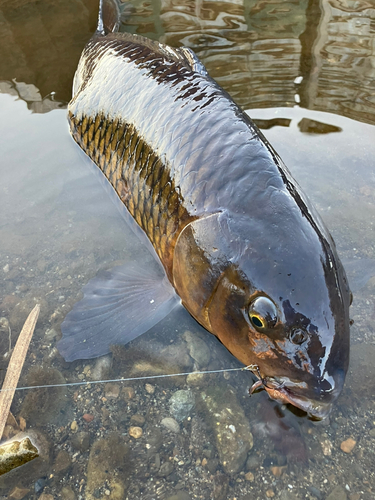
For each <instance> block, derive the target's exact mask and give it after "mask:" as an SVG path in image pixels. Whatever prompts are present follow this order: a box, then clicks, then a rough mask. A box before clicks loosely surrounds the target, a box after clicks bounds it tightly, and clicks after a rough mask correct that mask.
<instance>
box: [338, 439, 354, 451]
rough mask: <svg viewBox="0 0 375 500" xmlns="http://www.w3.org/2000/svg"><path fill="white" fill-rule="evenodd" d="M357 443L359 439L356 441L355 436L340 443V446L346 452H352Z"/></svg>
mask: <svg viewBox="0 0 375 500" xmlns="http://www.w3.org/2000/svg"><path fill="white" fill-rule="evenodd" d="M356 444H357V441H354V439H353V438H348V439H346V440H345V441H343V442H342V443H341V444H340V448H341V450H342V451H343V452H344V453H351V452H352V451H353V448H354V446H355V445H356Z"/></svg>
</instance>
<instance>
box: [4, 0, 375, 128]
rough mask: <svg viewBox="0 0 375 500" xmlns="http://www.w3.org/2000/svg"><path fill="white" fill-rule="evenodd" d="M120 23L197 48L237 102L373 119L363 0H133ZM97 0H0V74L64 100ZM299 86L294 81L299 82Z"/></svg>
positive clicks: (373, 76) (370, 41) (371, 32)
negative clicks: (47, 0)
mask: <svg viewBox="0 0 375 500" xmlns="http://www.w3.org/2000/svg"><path fill="white" fill-rule="evenodd" d="M132 5H133V9H127V12H130V15H128V16H127V17H125V19H124V26H123V29H126V30H128V31H132V32H136V33H139V34H142V35H145V36H148V37H151V38H154V39H157V40H160V41H162V42H165V43H168V44H170V45H172V46H181V45H186V46H188V47H191V48H192V49H194V50H195V51H196V53H197V54H198V55H199V57H200V58H201V59H202V61H203V63H204V64H205V65H206V67H207V69H208V71H209V73H210V75H211V76H213V77H214V78H215V79H216V80H217V81H218V82H219V83H220V85H222V86H223V87H224V88H225V89H226V90H228V91H229V93H230V94H231V96H232V97H233V98H234V99H235V100H236V101H237V102H238V104H239V105H241V106H242V107H243V108H245V109H248V108H255V107H261V108H266V107H282V106H293V105H294V104H295V103H296V102H297V103H301V106H303V107H306V108H309V109H317V110H322V111H328V112H334V113H338V114H342V115H344V116H349V117H351V118H355V119H357V120H361V121H365V122H368V123H374V116H375V97H374V96H375V83H374V82H375V52H374V50H375V49H374V37H375V28H374V18H375V14H374V13H375V8H374V5H373V4H371V3H370V2H367V1H366V0H359V1H356V2H353V1H351V0H341V1H338V0H310V1H308V0H299V1H298V0H297V1H285V0H272V1H257V0H246V1H243V0H235V1H228V0H227V1H212V0H207V1H203V0H161V1H160V2H159V1H153V2H150V1H149V0H133V2H132ZM96 12H97V0H80V1H72V0H68V1H65V0H64V1H63V0H53V1H49V2H46V1H44V2H39V1H38V2H37V1H36V0H30V1H27V2H26V1H25V2H15V0H3V1H2V2H1V5H0V19H1V21H2V22H1V24H0V40H1V44H0V80H8V81H11V80H12V79H14V78H16V79H17V81H20V82H26V83H33V84H34V85H36V86H37V88H38V89H40V92H41V94H42V96H43V97H44V96H46V95H47V94H50V93H51V92H56V99H57V100H58V101H65V102H67V101H68V100H69V98H70V94H71V82H72V78H73V74H74V71H75V68H76V66H77V61H78V58H79V55H80V53H81V50H82V47H83V46H84V43H85V42H86V41H87V40H88V38H89V37H90V35H91V33H92V32H93V31H94V29H95V24H96ZM296 82H298V83H296Z"/></svg>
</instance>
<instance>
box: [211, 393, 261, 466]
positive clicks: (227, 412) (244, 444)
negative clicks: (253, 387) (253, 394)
mask: <svg viewBox="0 0 375 500" xmlns="http://www.w3.org/2000/svg"><path fill="white" fill-rule="evenodd" d="M201 406H202V408H203V411H204V414H205V416H206V422H207V424H208V425H209V426H210V427H211V430H212V432H213V434H214V436H215V440H216V447H217V450H218V452H219V459H220V463H221V465H222V466H223V469H224V470H225V472H227V473H228V474H233V473H236V472H239V471H240V470H241V469H242V468H243V466H244V464H245V461H246V458H247V454H248V452H249V451H250V449H251V448H252V447H253V436H252V434H251V431H250V425H249V422H248V419H247V418H246V415H245V413H244V411H243V408H242V407H241V405H240V404H239V402H238V400H237V396H236V393H235V391H234V389H233V388H232V387H230V386H227V385H226V386H219V387H212V388H210V389H209V390H206V391H205V392H202V394H201Z"/></svg>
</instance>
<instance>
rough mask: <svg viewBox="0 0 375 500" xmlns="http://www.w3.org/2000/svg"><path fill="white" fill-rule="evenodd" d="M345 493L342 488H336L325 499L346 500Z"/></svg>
mask: <svg viewBox="0 0 375 500" xmlns="http://www.w3.org/2000/svg"><path fill="white" fill-rule="evenodd" d="M347 499H348V497H347V494H346V491H345V490H344V488H343V487H342V486H336V487H335V488H333V490H332V491H331V493H330V494H329V495H328V496H327V497H326V500H347Z"/></svg>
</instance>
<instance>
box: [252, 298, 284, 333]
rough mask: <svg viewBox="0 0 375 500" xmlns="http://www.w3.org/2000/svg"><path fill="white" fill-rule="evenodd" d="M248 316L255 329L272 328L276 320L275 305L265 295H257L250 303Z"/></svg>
mask: <svg viewBox="0 0 375 500" xmlns="http://www.w3.org/2000/svg"><path fill="white" fill-rule="evenodd" d="M249 318H250V321H251V324H252V325H253V326H254V328H256V329H257V330H265V329H267V328H273V327H274V326H275V325H276V323H277V320H278V315H277V309H276V306H275V304H274V303H273V302H272V300H270V299H268V298H267V297H257V298H256V299H254V300H253V302H252V303H251V304H250V307H249Z"/></svg>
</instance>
